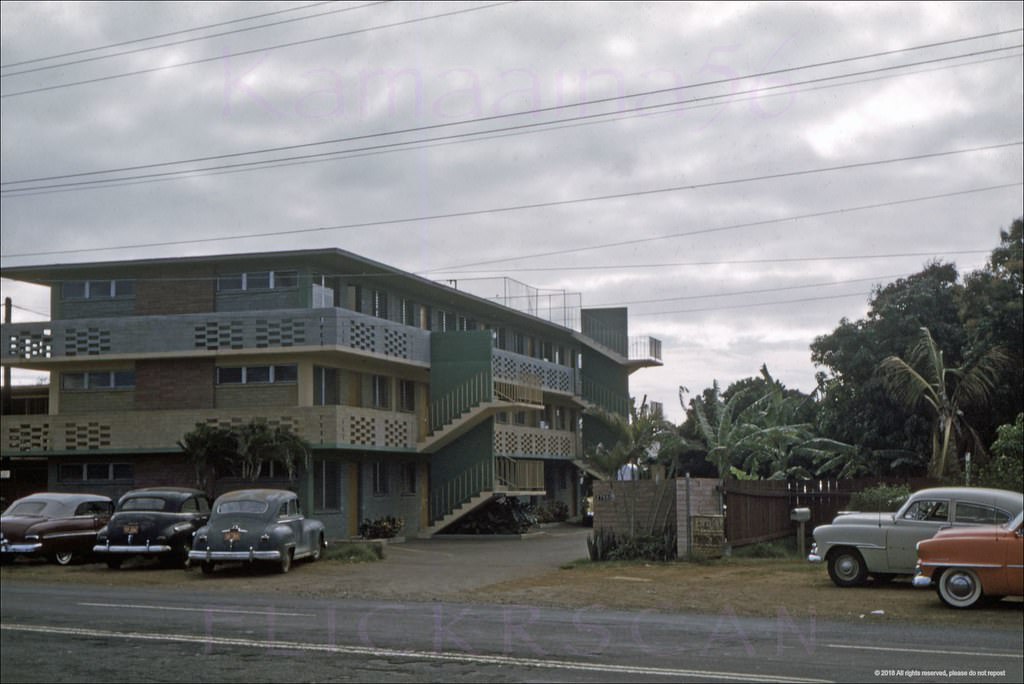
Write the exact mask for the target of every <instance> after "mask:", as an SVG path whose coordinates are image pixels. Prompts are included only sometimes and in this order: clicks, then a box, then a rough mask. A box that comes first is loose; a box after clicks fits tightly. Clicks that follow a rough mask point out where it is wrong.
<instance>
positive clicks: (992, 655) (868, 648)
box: [825, 644, 1024, 659]
mask: <svg viewBox="0 0 1024 684" xmlns="http://www.w3.org/2000/svg"><path fill="white" fill-rule="evenodd" d="M825 647H826V648H846V649H850V650H855V651H889V652H892V653H919V654H923V655H959V656H982V657H985V658H1017V659H1021V658H1024V654H1021V653H995V652H990V651H934V650H930V649H926V648H891V647H888V646H849V645H847V644H825Z"/></svg>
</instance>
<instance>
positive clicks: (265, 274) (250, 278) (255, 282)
mask: <svg viewBox="0 0 1024 684" xmlns="http://www.w3.org/2000/svg"><path fill="white" fill-rule="evenodd" d="M245 289H246V290H269V289H270V271H257V272H255V273H246V274H245Z"/></svg>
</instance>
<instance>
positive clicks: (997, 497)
mask: <svg viewBox="0 0 1024 684" xmlns="http://www.w3.org/2000/svg"><path fill="white" fill-rule="evenodd" d="M1021 510H1024V495H1022V494H1020V493H1019V492H1008V491H1004V490H1001V489H985V488H981V487H940V488H936V489H922V490H921V491H918V492H914V493H913V494H911V495H910V498H909V499H907V501H906V503H904V504H903V506H902V507H901V508H900V509H899V511H897V512H896V513H847V514H842V515H839V516H837V517H836V518H835V520H833V521H832V524H831V525H820V526H818V527H816V528H815V529H814V545H813V546H812V547H811V552H810V554H809V555H808V556H807V560H809V561H810V562H812V563H821V562H825V563H827V564H828V574H829V577H831V578H832V581H833V582H834V583H835V584H836V586H840V587H853V586H857V585H860V584H863V583H864V581H865V580H866V579H867V576H868V575H869V574H870V575H871V576H872V577H874V578H875V580H876V581H886V580H888V579H891V578H892V577H894V576H895V575H912V574H913V573H914V569H915V566H916V564H917V548H916V547H917V542H919V541H922V540H924V539H928V538H929V537H931V536H933V535H934V534H935V533H936V532H938V531H939V530H940V529H942V528H944V527H965V526H976V525H984V524H989V525H991V524H1004V523H1006V522H1009V521H1010V520H1011V519H1012V518H1013V517H1014V516H1016V515H1017V514H1018V513H1020V512H1021Z"/></svg>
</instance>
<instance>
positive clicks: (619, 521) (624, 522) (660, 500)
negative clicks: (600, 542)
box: [594, 480, 676, 536]
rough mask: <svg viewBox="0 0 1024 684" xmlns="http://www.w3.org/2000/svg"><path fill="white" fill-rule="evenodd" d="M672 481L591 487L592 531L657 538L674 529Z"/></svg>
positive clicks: (621, 482)
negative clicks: (668, 529)
mask: <svg viewBox="0 0 1024 684" xmlns="http://www.w3.org/2000/svg"><path fill="white" fill-rule="evenodd" d="M675 487H676V485H675V481H674V480H661V481H659V482H655V481H654V480H632V481H618V480H610V481H605V482H595V483H594V529H600V528H604V529H608V530H611V531H612V532H614V533H615V534H617V535H618V534H622V535H644V536H646V535H650V534H661V533H662V531H663V530H664V529H665V527H666V526H671V527H674V526H675V525H676V492H675Z"/></svg>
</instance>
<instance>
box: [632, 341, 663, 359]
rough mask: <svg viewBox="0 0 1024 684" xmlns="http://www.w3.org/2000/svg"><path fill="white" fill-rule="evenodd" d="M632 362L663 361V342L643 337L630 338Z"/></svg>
mask: <svg viewBox="0 0 1024 684" xmlns="http://www.w3.org/2000/svg"><path fill="white" fill-rule="evenodd" d="M629 360H630V361H658V362H660V361H661V340H659V339H657V338H654V337H648V336H646V335H641V336H637V337H631V338H629Z"/></svg>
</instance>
